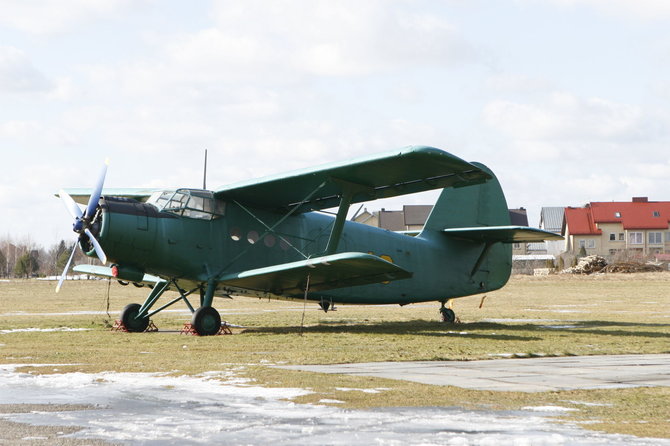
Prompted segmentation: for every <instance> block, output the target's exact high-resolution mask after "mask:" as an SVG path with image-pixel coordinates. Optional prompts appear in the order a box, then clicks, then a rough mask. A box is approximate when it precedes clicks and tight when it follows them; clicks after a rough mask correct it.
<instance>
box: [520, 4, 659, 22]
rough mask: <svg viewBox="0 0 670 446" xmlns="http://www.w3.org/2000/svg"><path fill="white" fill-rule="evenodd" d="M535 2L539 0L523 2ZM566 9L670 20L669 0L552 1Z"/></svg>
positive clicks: (642, 18) (643, 18) (625, 16)
mask: <svg viewBox="0 0 670 446" xmlns="http://www.w3.org/2000/svg"><path fill="white" fill-rule="evenodd" d="M522 1H534V2H537V1H538V0H522ZM550 1H551V2H553V3H555V4H558V5H560V6H564V7H577V6H582V5H583V6H587V7H590V8H593V9H595V10H596V11H598V12H600V13H603V14H607V15H614V16H618V17H623V18H635V19H641V20H666V19H668V18H670V2H668V1H667V0H550Z"/></svg>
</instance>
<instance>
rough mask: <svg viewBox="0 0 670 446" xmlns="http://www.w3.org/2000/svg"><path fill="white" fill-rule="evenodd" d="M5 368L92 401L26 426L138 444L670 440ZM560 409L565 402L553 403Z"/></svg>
mask: <svg viewBox="0 0 670 446" xmlns="http://www.w3.org/2000/svg"><path fill="white" fill-rule="evenodd" d="M21 366H23V365H22V364H13V365H12V364H10V365H7V364H0V404H44V403H52V404H82V405H90V406H93V407H94V408H92V409H87V410H79V411H66V412H47V411H44V412H35V413H12V414H2V415H0V417H2V418H5V419H8V420H11V421H14V422H19V423H29V424H33V425H53V426H80V427H82V428H83V429H82V430H81V431H78V432H76V433H74V434H70V435H68V436H67V437H72V438H84V439H95V438H98V439H103V440H109V441H112V442H120V443H123V444H128V445H149V446H153V445H201V444H272V445H273V446H283V445H307V446H310V445H323V444H329V445H347V446H351V445H370V444H385V445H443V444H457V445H458V444H463V445H468V444H483V445H489V444H490V445H494V444H495V445H535V444H580V445H604V444H607V445H616V446H623V445H628V444H632V443H635V444H636V445H649V446H652V445H654V446H656V445H670V441H668V440H658V439H641V438H636V437H631V436H624V435H610V434H603V433H599V432H591V431H586V430H583V429H581V428H579V427H577V426H576V425H562V424H556V423H552V422H550V421H549V420H547V419H546V418H544V417H543V416H540V415H535V414H533V413H529V412H528V411H526V412H524V413H519V412H514V413H512V412H492V411H490V412H489V411H469V410H461V409H457V408H443V407H418V408H415V407H410V408H381V409H376V410H344V409H342V408H338V407H335V406H326V405H308V404H296V403H293V402H291V401H287V399H290V398H294V397H297V396H300V395H305V394H307V393H309V392H308V391H306V390H303V389H295V388H264V387H260V386H255V385H250V384H248V383H247V384H239V383H235V381H234V380H235V377H234V374H231V373H230V372H228V371H220V372H210V373H207V374H203V375H201V376H173V375H168V374H151V373H115V372H104V373H95V374H92V373H63V374H49V375H39V374H31V373H23V372H17V371H16V369H17V368H18V367H21ZM550 407H551V408H552V409H553V410H556V409H555V406H550Z"/></svg>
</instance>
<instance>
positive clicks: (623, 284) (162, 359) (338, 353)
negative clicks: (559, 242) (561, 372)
mask: <svg viewBox="0 0 670 446" xmlns="http://www.w3.org/2000/svg"><path fill="white" fill-rule="evenodd" d="M54 288H55V284H54V283H50V282H42V281H12V282H0V361H2V362H3V363H31V364H64V365H65V364H76V365H67V366H59V367H58V370H59V371H60V372H64V371H87V372H99V371H106V370H114V371H119V372H122V371H155V372H173V373H184V374H197V373H201V372H204V371H208V370H223V369H227V370H235V371H236V373H237V374H239V375H240V376H246V377H250V378H253V379H255V380H256V381H257V382H258V383H260V384H263V385H266V386H288V387H302V388H309V389H311V390H313V391H314V393H312V394H310V395H307V396H304V397H301V398H299V399H297V400H296V401H297V402H315V401H319V400H320V399H323V398H328V399H337V400H341V401H345V403H346V405H348V406H349V407H379V406H411V405H416V406H460V407H465V408H480V409H481V408H485V409H519V408H522V407H525V406H537V405H547V404H557V405H561V406H563V407H571V408H575V409H578V410H576V411H573V412H569V413H568V414H566V415H563V416H562V418H561V419H564V420H569V421H577V422H584V423H585V424H584V427H585V428H588V429H598V430H603V431H608V432H619V433H629V434H634V435H640V436H656V437H668V438H670V409H669V408H670V389H668V388H664V387H656V388H637V389H616V390H580V391H561V392H545V393H536V394H529V393H520V392H519V393H518V392H489V391H476V390H467V389H460V388H456V387H439V386H429V385H422V384H415V383H408V382H400V381H390V380H382V379H376V378H362V377H351V376H337V375H328V378H327V379H324V377H323V375H320V374H314V373H307V372H297V371H288V370H277V369H274V368H270V367H268V365H272V364H326V363H346V362H369V361H409V360H470V359H490V358H500V357H508V356H522V357H525V356H545V355H553V356H563V355H592V354H630V353H670V273H644V274H633V275H623V274H613V275H602V276H584V277H581V276H549V277H541V278H540V277H538V278H535V277H526V276H515V277H513V278H512V280H511V281H510V283H509V284H508V285H507V286H506V287H505V288H504V289H503V290H500V291H497V292H494V293H489V294H488V295H486V297H485V298H484V299H483V305H481V304H482V297H483V296H472V297H468V298H462V299H458V300H456V301H454V309H455V311H456V313H457V315H458V317H459V318H460V320H461V323H460V324H457V325H445V324H443V323H441V322H439V314H438V307H439V305H438V304H437V303H430V304H416V305H410V306H406V307H399V306H379V307H373V306H338V308H337V311H334V312H333V311H331V312H328V313H323V312H321V311H318V310H317V309H318V306H317V305H316V304H315V303H308V304H307V311H306V312H305V324H304V328H301V319H302V316H303V303H302V302H301V301H293V302H285V301H268V300H261V299H248V298H238V299H233V300H229V299H220V300H216V301H215V305H216V307H217V308H218V309H219V310H220V311H221V313H222V319H224V320H227V321H228V322H230V323H231V324H236V325H240V326H242V327H244V328H234V335H233V336H213V337H202V338H201V337H194V336H186V335H180V334H178V331H179V329H180V328H181V327H182V326H183V323H184V322H187V321H189V320H190V315H189V314H188V312H187V311H186V310H185V307H184V306H183V305H180V304H177V305H175V306H174V307H171V308H174V310H173V311H169V312H162V313H160V314H158V315H156V317H155V318H154V322H155V324H156V325H157V326H158V327H159V329H160V331H159V332H158V333H143V334H127V333H119V332H112V331H111V330H110V329H109V327H110V324H111V323H113V320H114V319H115V318H118V313H119V312H120V310H121V309H122V308H123V307H124V306H125V305H126V304H128V303H131V302H138V303H141V302H142V301H143V300H144V298H145V296H146V294H147V293H148V289H146V288H144V289H137V288H135V287H133V286H127V287H122V286H119V285H118V284H116V283H113V284H111V287H109V288H108V282H105V281H90V282H67V283H66V284H65V286H64V287H63V289H62V290H61V292H60V293H59V294H55V293H54V292H53V290H54ZM170 298H171V296H167V297H164V298H163V299H166V301H167V299H170ZM480 305H481V308H480ZM182 310H184V311H182ZM107 312H109V315H108V313H107ZM63 327H66V328H68V329H86V330H80V331H63ZM35 328H39V329H42V331H36V330H30V329H35ZM44 329H55V330H54V331H43V330H44ZM301 333H302V334H301ZM31 370H33V371H34V372H35V371H36V370H37V372H41V373H52V372H53V367H44V368H41V369H35V368H31ZM175 371H176V372H175ZM338 388H358V389H366V388H385V389H388V390H386V391H384V392H382V393H376V394H374V393H365V392H344V391H341V390H338Z"/></svg>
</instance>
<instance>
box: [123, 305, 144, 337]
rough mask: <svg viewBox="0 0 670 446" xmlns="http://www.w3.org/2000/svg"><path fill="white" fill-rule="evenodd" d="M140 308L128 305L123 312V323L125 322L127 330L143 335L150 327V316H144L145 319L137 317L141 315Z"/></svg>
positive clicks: (139, 306)
mask: <svg viewBox="0 0 670 446" xmlns="http://www.w3.org/2000/svg"><path fill="white" fill-rule="evenodd" d="M140 308H142V306H141V305H140V304H128V305H126V307H125V308H124V309H123V311H122V312H121V322H123V326H124V327H126V330H128V331H130V332H133V333H141V332H143V331H145V330H146V329H147V327H148V326H149V317H148V316H144V317H143V318H138V317H137V315H138V314H139V313H140Z"/></svg>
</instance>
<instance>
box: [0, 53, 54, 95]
mask: <svg viewBox="0 0 670 446" xmlns="http://www.w3.org/2000/svg"><path fill="white" fill-rule="evenodd" d="M50 88H51V82H49V80H48V79H47V78H46V77H45V76H44V75H43V74H42V73H41V72H40V71H39V70H37V69H36V68H35V67H34V66H33V64H32V62H31V61H30V59H28V57H27V56H26V54H25V53H24V52H23V51H21V50H20V49H18V48H15V47H12V46H4V45H0V89H1V90H4V91H6V92H15V93H24V92H43V91H47V90H49V89H50Z"/></svg>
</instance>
